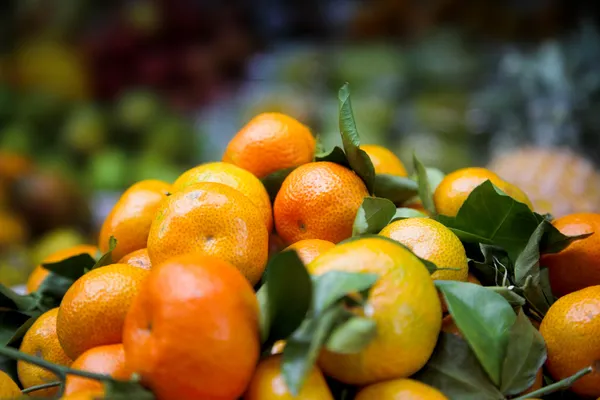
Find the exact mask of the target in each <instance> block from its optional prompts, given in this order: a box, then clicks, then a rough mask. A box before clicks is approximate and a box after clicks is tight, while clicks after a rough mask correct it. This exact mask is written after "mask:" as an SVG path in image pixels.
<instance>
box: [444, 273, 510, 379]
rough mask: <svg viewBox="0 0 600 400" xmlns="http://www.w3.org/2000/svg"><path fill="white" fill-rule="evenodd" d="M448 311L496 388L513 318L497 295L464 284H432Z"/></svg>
mask: <svg viewBox="0 0 600 400" xmlns="http://www.w3.org/2000/svg"><path fill="white" fill-rule="evenodd" d="M435 285H436V287H437V288H438V289H439V290H440V291H441V292H442V294H443V295H444V299H445V300H446V303H447V304H448V311H449V312H450V314H451V315H452V317H453V319H454V322H455V323H456V326H457V327H458V329H459V330H460V331H461V332H462V334H463V336H464V337H465V340H466V341H467V343H469V346H470V347H471V348H472V349H473V352H474V353H475V355H476V357H477V359H478V360H479V362H480V363H481V365H482V366H483V368H484V369H485V371H486V372H487V374H488V376H489V377H490V379H491V380H492V382H493V383H494V384H496V385H499V384H500V378H501V369H502V362H503V360H504V357H505V355H506V347H507V344H508V340H509V330H510V327H511V326H512V325H513V324H514V322H515V319H516V316H515V313H514V312H513V309H512V307H511V306H510V304H508V302H507V301H506V300H505V299H504V298H503V297H502V296H500V295H499V294H498V293H494V292H493V291H491V290H488V289H486V288H485V287H483V286H479V285H475V284H472V283H468V282H458V281H435Z"/></svg>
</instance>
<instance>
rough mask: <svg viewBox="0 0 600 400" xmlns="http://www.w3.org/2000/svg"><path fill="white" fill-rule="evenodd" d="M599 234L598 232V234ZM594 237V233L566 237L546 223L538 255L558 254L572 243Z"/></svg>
mask: <svg viewBox="0 0 600 400" xmlns="http://www.w3.org/2000/svg"><path fill="white" fill-rule="evenodd" d="M599 233H600V232H599ZM592 235H594V232H591V233H584V234H582V235H576V236H566V235H564V234H562V233H561V232H560V231H559V230H558V229H556V227H555V226H554V225H552V224H551V223H550V222H548V221H547V225H546V230H545V232H544V236H543V237H542V240H541V241H540V253H542V254H551V253H560V252H561V251H563V250H564V249H566V248H567V247H569V245H570V244H571V243H573V242H576V241H578V240H582V239H585V238H588V237H590V236H592Z"/></svg>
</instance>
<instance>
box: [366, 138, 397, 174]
mask: <svg viewBox="0 0 600 400" xmlns="http://www.w3.org/2000/svg"><path fill="white" fill-rule="evenodd" d="M360 148H361V149H363V150H364V151H366V152H367V154H368V155H369V158H370V159H371V162H372V163H373V167H375V173H376V174H389V175H397V176H408V173H407V172H406V168H404V164H402V161H400V159H399V158H398V157H397V156H396V155H395V154H394V153H393V152H392V151H391V150H389V149H386V148H385V147H383V146H378V145H375V144H363V145H362V146H360Z"/></svg>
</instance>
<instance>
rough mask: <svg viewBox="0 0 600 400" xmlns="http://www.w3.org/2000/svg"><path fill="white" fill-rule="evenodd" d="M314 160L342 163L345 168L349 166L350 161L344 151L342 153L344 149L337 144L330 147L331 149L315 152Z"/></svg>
mask: <svg viewBox="0 0 600 400" xmlns="http://www.w3.org/2000/svg"><path fill="white" fill-rule="evenodd" d="M315 161H328V162H332V163H336V164H339V165H342V166H344V167H346V168H350V163H349V162H348V158H346V153H344V150H342V148H341V147H338V146H335V147H334V148H333V149H331V151H328V152H324V153H320V154H317V155H316V156H315Z"/></svg>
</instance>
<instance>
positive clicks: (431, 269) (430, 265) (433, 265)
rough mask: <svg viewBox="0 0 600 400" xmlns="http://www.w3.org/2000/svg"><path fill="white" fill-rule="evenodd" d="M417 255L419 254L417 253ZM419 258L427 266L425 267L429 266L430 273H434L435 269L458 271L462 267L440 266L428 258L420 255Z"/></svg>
mask: <svg viewBox="0 0 600 400" xmlns="http://www.w3.org/2000/svg"><path fill="white" fill-rule="evenodd" d="M415 256H417V255H416V254H415ZM417 258H418V259H419V260H420V261H421V262H422V263H423V265H424V266H425V268H427V271H429V273H430V274H433V273H434V272H435V271H440V270H451V271H458V270H459V269H460V268H438V267H437V265H435V264H434V263H433V262H431V261H429V260H426V259H424V258H421V257H419V256H417Z"/></svg>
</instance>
